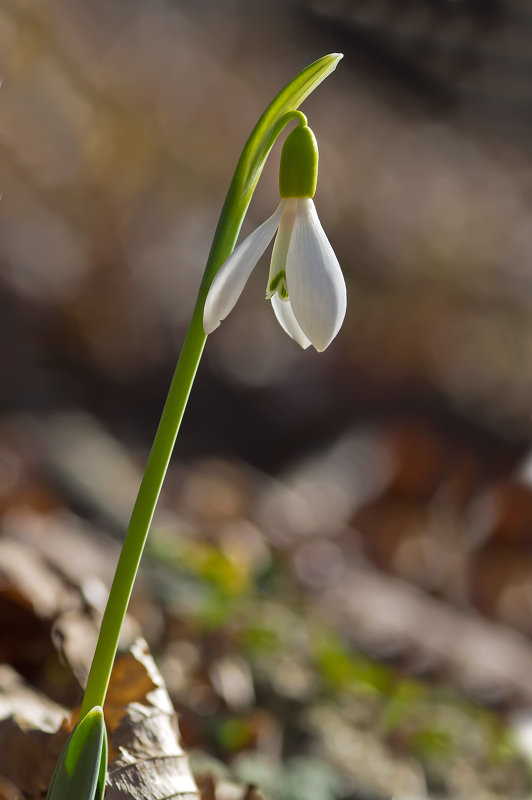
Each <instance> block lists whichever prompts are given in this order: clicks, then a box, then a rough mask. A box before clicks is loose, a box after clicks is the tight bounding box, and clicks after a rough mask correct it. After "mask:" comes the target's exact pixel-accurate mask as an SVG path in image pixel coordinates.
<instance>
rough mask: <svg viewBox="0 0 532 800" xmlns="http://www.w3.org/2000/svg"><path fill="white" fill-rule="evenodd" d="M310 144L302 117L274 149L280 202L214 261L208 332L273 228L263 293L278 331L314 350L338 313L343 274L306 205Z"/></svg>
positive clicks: (313, 175)
mask: <svg viewBox="0 0 532 800" xmlns="http://www.w3.org/2000/svg"><path fill="white" fill-rule="evenodd" d="M317 176H318V148H317V144H316V139H315V138H314V134H313V132H312V131H311V129H310V128H309V127H308V126H307V125H298V127H297V128H295V129H294V130H293V131H292V132H291V133H290V134H289V136H288V137H287V138H286V141H285V144H284V146H283V150H282V153H281V164H280V170H279V190H280V194H281V202H280V203H279V206H278V207H277V209H276V211H275V212H274V213H273V214H272V216H271V217H269V218H268V219H267V220H266V222H263V223H262V225H259V227H258V228H257V229H256V230H255V231H253V233H251V234H250V235H249V236H248V237H247V238H246V239H244V240H243V241H242V242H241V243H240V244H239V245H238V247H237V248H236V249H235V250H234V251H233V253H232V254H231V255H230V256H229V258H228V259H227V260H226V261H225V263H224V264H222V266H221V267H220V269H219V271H218V273H217V274H216V276H215V278H214V280H213V282H212V284H211V287H210V289H209V292H208V295H207V299H206V301H205V308H204V315H203V327H204V330H205V333H207V334H208V333H212V331H214V330H215V329H216V328H217V327H218V326H219V324H220V322H221V320H223V319H225V318H226V316H227V315H228V314H229V312H230V311H231V310H232V309H233V307H234V306H235V304H236V302H237V300H238V298H239V297H240V295H241V293H242V291H243V289H244V286H245V285H246V282H247V280H248V278H249V276H250V275H251V272H252V271H253V268H254V267H255V266H256V264H257V262H258V260H259V259H260V257H261V256H262V254H263V253H264V251H265V250H266V248H267V247H268V245H269V243H270V242H271V240H272V239H273V237H274V236H275V233H276V232H277V236H276V238H275V243H274V246H273V251H272V257H271V262H270V274H269V277H268V284H267V288H266V298H267V299H268V300H271V303H272V306H273V310H274V312H275V316H276V317H277V319H278V321H279V323H280V325H281V327H282V328H284V330H285V331H286V333H287V334H288V335H289V336H291V337H292V339H294V340H295V341H296V342H297V343H298V344H299V345H301V347H303V348H307V347H308V346H309V345H311V344H312V345H313V346H314V347H315V348H316V350H318V351H319V352H321V351H322V350H325V348H326V347H328V345H329V344H330V343H331V341H332V340H333V339H334V337H335V336H336V334H337V333H338V331H339V329H340V326H341V325H342V322H343V320H344V317H345V311H346V304H347V301H346V289H345V281H344V278H343V275H342V271H341V269H340V265H339V263H338V259H337V258H336V256H335V254H334V251H333V249H332V247H331V245H330V243H329V240H328V239H327V236H326V235H325V232H324V230H323V228H322V226H321V223H320V221H319V219H318V215H317V213H316V208H315V206H314V201H313V200H312V198H313V197H314V193H315V191H316V181H317Z"/></svg>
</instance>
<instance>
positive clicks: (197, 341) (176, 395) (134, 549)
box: [80, 298, 207, 719]
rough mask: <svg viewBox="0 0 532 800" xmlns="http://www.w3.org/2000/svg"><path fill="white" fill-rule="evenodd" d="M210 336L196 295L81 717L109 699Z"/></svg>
mask: <svg viewBox="0 0 532 800" xmlns="http://www.w3.org/2000/svg"><path fill="white" fill-rule="evenodd" d="M206 338H207V337H206V336H205V334H204V332H203V301H201V302H200V298H198V302H197V303H196V307H195V309H194V312H193V315H192V320H191V322H190V327H189V329H188V333H187V336H186V338H185V341H184V343H183V349H182V350H181V355H180V357H179V361H178V363H177V367H176V370H175V373H174V377H173V379H172V383H171V384H170V389H169V392H168V397H167V399H166V403H165V405H164V409H163V412H162V415H161V420H160V422H159V427H158V428H157V433H156V434H155V439H154V441H153V446H152V449H151V453H150V456H149V458H148V463H147V465H146V471H145V472H144V477H143V478H142V482H141V484H140V488H139V493H138V495H137V500H136V502H135V506H134V508H133V512H132V514H131V520H130V522H129V526H128V529H127V534H126V537H125V540H124V544H123V546H122V552H121V553H120V558H119V561H118V565H117V568H116V572H115V576H114V579H113V583H112V585H111V591H110V593H109V599H108V601H107V606H106V609H105V613H104V615H103V620H102V624H101V627H100V634H99V637H98V642H97V644H96V650H95V653H94V658H93V661H92V666H91V670H90V673H89V678H88V681H87V688H86V689H85V695H84V697H83V704H82V706H81V714H80V719H83V717H84V716H85V715H86V714H88V712H89V711H90V710H91V709H92V708H94V706H103V703H104V700H105V695H106V693H107V686H108V684H109V678H110V676H111V669H112V667H113V662H114V659H115V655H116V649H117V646H118V637H119V635H120V629H121V627H122V622H123V620H124V616H125V613H126V609H127V606H128V603H129V598H130V595H131V591H132V589H133V584H134V582H135V577H136V574H137V570H138V566H139V562H140V559H141V556H142V551H143V550H144V545H145V543H146V538H147V536H148V531H149V528H150V524H151V521H152V518H153V514H154V511H155V506H156V504H157V500H158V498H159V494H160V491H161V487H162V484H163V480H164V477H165V475H166V470H167V468H168V463H169V461H170V456H171V455H172V450H173V448H174V443H175V440H176V437H177V434H178V431H179V427H180V425H181V420H182V419H183V414H184V411H185V407H186V404H187V400H188V397H189V394H190V390H191V388H192V384H193V382H194V377H195V375H196V371H197V369H198V365H199V362H200V359H201V354H202V352H203V348H204V346H205V341H206Z"/></svg>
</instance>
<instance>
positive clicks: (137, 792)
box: [105, 639, 199, 800]
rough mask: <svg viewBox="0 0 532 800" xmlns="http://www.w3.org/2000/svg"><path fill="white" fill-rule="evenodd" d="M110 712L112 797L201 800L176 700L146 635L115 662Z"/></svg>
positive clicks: (112, 799)
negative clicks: (182, 742) (184, 744)
mask: <svg viewBox="0 0 532 800" xmlns="http://www.w3.org/2000/svg"><path fill="white" fill-rule="evenodd" d="M105 716H106V722H107V726H108V731H109V749H110V763H109V772H108V776H107V792H106V800H125V799H126V798H127V800H146V798H150V800H163V798H164V800H171V798H180V800H199V793H198V789H197V786H196V783H195V781H194V778H193V776H192V773H191V771H190V767H189V763H188V758H187V756H186V754H185V753H184V751H183V748H182V747H181V745H180V742H179V729H178V725H177V718H176V715H175V712H174V709H173V706H172V702H171V700H170V697H169V695H168V692H167V691H166V688H165V685H164V681H163V679H162V677H161V675H160V673H159V671H158V670H157V667H156V666H155V663H154V661H153V659H152V657H151V656H150V654H149V652H148V647H147V645H146V643H145V642H144V641H143V640H142V639H139V640H137V641H136V642H135V644H134V645H133V646H132V647H131V649H130V651H129V652H128V653H126V654H125V655H124V656H121V657H120V658H119V659H118V660H117V662H116V664H115V668H114V669H113V675H112V677H111V683H110V685H109V693H108V697H107V701H106V704H105Z"/></svg>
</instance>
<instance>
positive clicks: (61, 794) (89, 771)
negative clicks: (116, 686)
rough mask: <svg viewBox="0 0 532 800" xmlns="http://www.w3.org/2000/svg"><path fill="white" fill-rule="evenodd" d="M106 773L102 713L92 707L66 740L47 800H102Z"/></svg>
mask: <svg viewBox="0 0 532 800" xmlns="http://www.w3.org/2000/svg"><path fill="white" fill-rule="evenodd" d="M106 770H107V735H106V732H105V722H104V719H103V711H102V709H101V708H100V707H99V706H96V707H95V708H93V709H92V710H91V711H89V713H88V714H87V715H86V716H85V717H84V718H83V719H82V720H81V722H79V723H78V725H76V727H75V728H74V730H73V731H72V733H71V734H70V736H69V737H68V739H67V742H66V744H65V746H64V748H63V752H62V753H61V757H60V759H59V761H58V763H57V766H56V768H55V772H54V776H53V778H52V782H51V784H50V788H49V790H48V794H47V796H46V797H47V800H102V798H103V795H104V789H105V773H106Z"/></svg>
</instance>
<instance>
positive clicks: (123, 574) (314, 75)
mask: <svg viewBox="0 0 532 800" xmlns="http://www.w3.org/2000/svg"><path fill="white" fill-rule="evenodd" d="M340 58H341V55H339V54H335V53H333V54H332V55H330V56H324V57H323V58H321V59H318V61H315V62H314V63H313V64H311V65H310V66H309V67H307V68H306V69H305V70H303V71H302V72H301V73H300V74H299V75H298V76H296V77H295V78H294V79H293V80H292V81H291V82H290V83H289V84H288V85H287V86H286V87H285V88H284V89H283V90H282V91H281V92H280V93H279V94H278V95H277V97H275V98H274V99H273V100H272V102H271V103H270V105H269V106H268V108H267V109H266V111H265V112H264V114H263V115H262V117H261V118H260V119H259V121H258V123H257V125H256V126H255V128H254V129H253V131H252V133H251V135H250V137H249V139H248V141H247V142H246V145H245V147H244V150H243V151H242V155H241V156H240V159H239V161H238V164H237V166H236V170H235V173H234V176H233V179H232V181H231V185H230V187H229V191H228V193H227V197H226V198H225V203H224V206H223V208H222V212H221V214H220V219H219V221H218V226H217V228H216V232H215V234H214V239H213V243H212V247H211V251H210V253H209V258H208V261H207V266H206V268H205V273H204V276H203V280H202V282H201V285H200V289H199V294H198V299H197V301H196V305H195V307H194V311H193V313H192V319H191V321H190V325H189V328H188V331H187V335H186V337H185V341H184V343H183V348H182V350H181V354H180V356H179V360H178V362H177V367H176V370H175V373H174V376H173V378H172V383H171V384H170V389H169V392H168V397H167V399H166V403H165V405H164V408H163V412H162V415H161V420H160V422H159V427H158V428H157V433H156V434H155V439H154V442H153V446H152V449H151V452H150V455H149V458H148V463H147V465H146V470H145V472H144V476H143V478H142V482H141V484H140V488H139V493H138V495H137V499H136V502H135V505H134V508H133V512H132V515H131V519H130V522H129V526H128V529H127V532H126V537H125V539H124V544H123V546H122V551H121V553H120V558H119V560H118V565H117V568H116V572H115V576H114V578H113V583H112V585H111V590H110V592H109V598H108V600H107V606H106V608H105V612H104V615H103V619H102V624H101V627H100V633H99V636H98V641H97V644H96V650H95V653H94V658H93V661H92V665H91V669H90V673H89V677H88V681H87V687H86V689H85V694H84V697H83V703H82V706H81V713H80V721H81V720H82V719H83V718H84V717H85V716H86V715H87V714H88V713H89V711H90V710H91V709H92V708H94V706H103V704H104V701H105V696H106V693H107V687H108V685H109V678H110V676H111V670H112V667H113V663H114V659H115V655H116V650H117V646H118V638H119V635H120V630H121V628H122V623H123V621H124V616H125V614H126V610H127V606H128V603H129V598H130V596H131V592H132V589H133V584H134V583H135V578H136V575H137V570H138V567H139V563H140V559H141V557H142V552H143V550H144V545H145V543H146V538H147V536H148V532H149V528H150V525H151V521H152V518H153V514H154V512H155V506H156V505H157V500H158V498H159V494H160V492H161V487H162V485H163V481H164V478H165V475H166V470H167V469H168V463H169V461H170V457H171V455H172V451H173V449H174V444H175V440H176V437H177V434H178V432H179V428H180V425H181V420H182V419H183V414H184V412H185V408H186V404H187V401H188V398H189V395H190V391H191V389H192V384H193V382H194V378H195V376H196V372H197V369H198V366H199V362H200V359H201V355H202V353H203V348H204V347H205V341H206V339H207V337H206V335H205V333H204V331H203V307H204V305H205V298H206V296H207V292H208V290H209V287H210V285H211V283H212V281H213V279H214V276H215V275H216V273H217V271H218V270H219V268H220V267H221V265H222V264H223V262H224V261H225V259H226V258H227V257H228V256H229V255H230V254H231V252H232V251H233V248H234V246H235V242H236V240H237V238H238V234H239V231H240V227H241V225H242V221H243V219H244V217H245V215H246V211H247V209H248V206H249V203H250V201H251V197H252V195H253V192H254V190H255V187H256V185H257V181H258V179H259V177H260V174H261V172H262V169H263V167H264V163H265V161H266V158H267V157H268V154H269V152H270V150H271V148H272V147H273V145H274V143H275V140H276V139H277V137H278V136H279V134H280V133H281V132H282V130H283V129H284V128H285V126H286V125H287V124H288V123H289V122H290V121H291V120H294V119H295V120H297V121H298V123H299V124H300V125H305V124H306V122H307V119H306V117H305V115H304V114H302V113H301V112H300V111H297V110H296V109H297V106H298V105H299V104H300V103H301V102H302V101H303V100H304V99H305V97H307V96H308V94H310V92H311V91H313V89H315V88H316V86H318V85H319V83H321V81H322V80H323V79H324V78H325V77H326V76H327V75H328V74H329V73H330V72H332V70H334V68H335V67H336V64H337V63H338V61H339V59H340Z"/></svg>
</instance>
